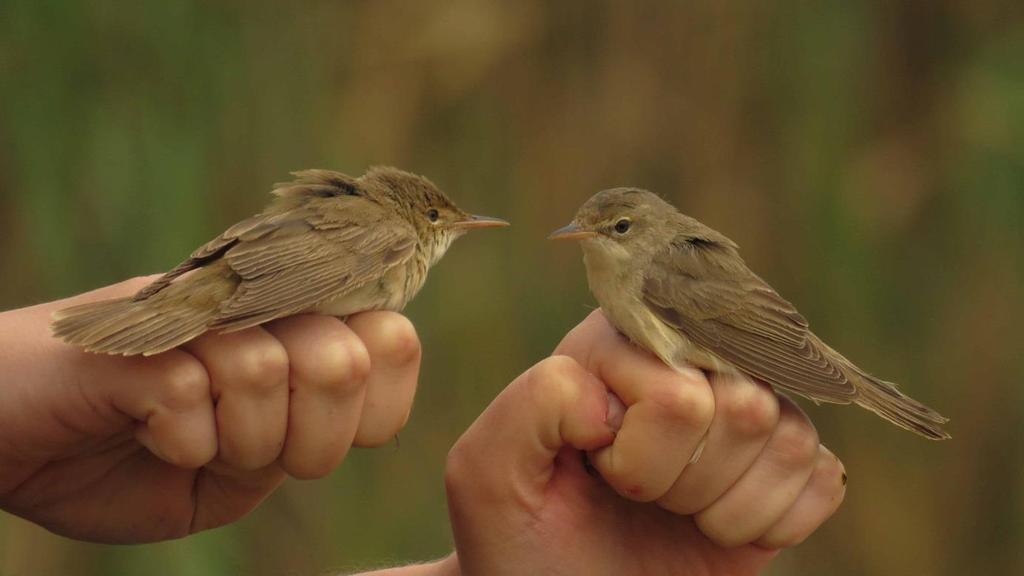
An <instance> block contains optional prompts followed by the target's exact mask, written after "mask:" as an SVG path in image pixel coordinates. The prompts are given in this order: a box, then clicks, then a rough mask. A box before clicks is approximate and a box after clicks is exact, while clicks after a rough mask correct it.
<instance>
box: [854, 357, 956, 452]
mask: <svg viewBox="0 0 1024 576" xmlns="http://www.w3.org/2000/svg"><path fill="white" fill-rule="evenodd" d="M852 372H853V374H851V376H852V377H853V378H852V379H853V380H854V381H855V382H856V384H857V397H856V399H854V402H856V403H857V404H858V405H860V406H863V407H864V408H867V409H868V410H871V411H872V412H874V413H875V414H878V415H879V416H881V417H882V418H885V419H886V420H888V421H890V422H892V423H893V424H895V425H897V426H900V427H903V428H906V429H907V430H910V431H911V432H916V433H918V434H920V435H921V436H924V437H925V438H928V439H930V440H945V439H947V438H949V437H950V436H949V433H948V432H946V431H945V430H943V429H942V425H943V424H945V423H946V422H949V418H946V417H945V416H943V415H941V414H939V413H938V412H936V411H935V410H932V409H931V408H929V407H927V406H925V405H924V404H921V403H920V402H918V401H917V400H914V399H913V398H911V397H910V396H907V395H906V394H904V393H902V392H900V391H899V389H897V388H896V385H895V384H893V383H891V382H886V381H884V380H879V379H878V378H875V377H874V376H872V375H870V374H867V373H866V372H864V371H862V370H860V369H858V368H857V367H853V370H852Z"/></svg>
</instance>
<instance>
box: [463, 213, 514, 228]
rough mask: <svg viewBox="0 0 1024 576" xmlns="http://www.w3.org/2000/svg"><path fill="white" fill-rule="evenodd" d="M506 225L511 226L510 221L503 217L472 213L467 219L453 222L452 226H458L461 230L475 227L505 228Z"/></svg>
mask: <svg viewBox="0 0 1024 576" xmlns="http://www.w3.org/2000/svg"><path fill="white" fill-rule="evenodd" d="M505 226H509V223H508V222H506V221H504V220H502V219H501V218H491V217H490V216H476V215H472V216H470V217H469V218H467V219H465V220H459V221H458V222H453V223H452V228H458V229H460V230H471V229H474V228H504V227H505Z"/></svg>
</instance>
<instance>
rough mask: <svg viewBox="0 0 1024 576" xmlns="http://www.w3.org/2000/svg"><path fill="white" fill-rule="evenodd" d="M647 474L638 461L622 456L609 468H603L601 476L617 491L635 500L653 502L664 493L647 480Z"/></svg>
mask: <svg viewBox="0 0 1024 576" xmlns="http://www.w3.org/2000/svg"><path fill="white" fill-rule="evenodd" d="M645 476H646V475H645V474H643V470H641V469H640V467H639V466H638V465H637V464H636V463H630V462H623V459H622V458H619V459H618V460H617V461H616V462H615V464H614V465H613V466H611V467H609V468H607V469H605V468H601V477H602V478H604V479H605V481H606V482H608V483H609V484H611V485H612V486H613V487H614V488H615V490H616V492H618V493H619V494H621V495H622V496H623V497H624V498H626V499H628V500H632V501H634V502H652V501H654V500H657V499H658V498H659V497H661V496H662V495H663V494H660V493H659V492H658V490H657V488H656V487H655V486H654V485H653V484H652V483H651V482H648V481H645Z"/></svg>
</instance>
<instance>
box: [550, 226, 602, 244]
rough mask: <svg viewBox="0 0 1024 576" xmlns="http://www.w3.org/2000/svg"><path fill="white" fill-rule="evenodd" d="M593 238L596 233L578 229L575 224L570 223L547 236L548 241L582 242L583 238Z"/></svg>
mask: <svg viewBox="0 0 1024 576" xmlns="http://www.w3.org/2000/svg"><path fill="white" fill-rule="evenodd" d="M594 236H597V232H594V231H593V230H586V229H584V228H580V227H579V226H578V225H577V224H576V223H575V222H572V223H570V224H569V225H568V226H562V227H561V228H559V229H558V230H555V231H554V232H552V233H551V235H550V236H548V240H582V239H584V238H593V237H594Z"/></svg>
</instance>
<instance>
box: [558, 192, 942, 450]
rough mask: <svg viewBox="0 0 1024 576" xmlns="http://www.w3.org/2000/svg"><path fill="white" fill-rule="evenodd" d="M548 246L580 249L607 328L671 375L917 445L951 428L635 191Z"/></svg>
mask: <svg viewBox="0 0 1024 576" xmlns="http://www.w3.org/2000/svg"><path fill="white" fill-rule="evenodd" d="M551 237H552V238H555V239H559V238H564V239H578V240H581V243H582V246H583V254H584V263H585V264H586V268H587V280H588V282H589V284H590V290H591V292H593V294H594V296H595V297H596V298H597V301H598V302H599V303H600V304H601V309H602V310H603V311H604V313H605V315H606V316H607V317H608V320H609V321H610V322H611V323H612V325H614V326H615V327H616V328H617V329H618V330H619V331H620V332H622V333H623V334H625V335H626V336H627V337H628V338H629V339H630V340H632V341H633V342H635V343H636V344H638V345H639V346H641V347H643V348H645V349H647V350H649V351H651V352H652V353H654V354H655V355H656V356H658V357H659V358H661V360H662V361H663V362H665V363H666V364H668V365H669V366H673V367H677V368H678V367H681V366H683V365H694V366H697V367H699V368H703V369H706V370H712V371H732V372H739V373H742V374H745V375H746V376H748V377H749V378H752V379H755V380H758V381H761V382H765V383H767V384H770V385H771V386H773V387H774V388H775V389H777V390H779V391H783V392H794V393H796V394H800V395H801V396H805V397H807V398H810V399H811V400H813V401H815V402H819V401H820V402H833V403H837V404H849V403H851V402H853V403H855V404H859V405H860V406H863V407H864V408H867V409H868V410H872V411H874V412H875V413H876V414H878V415H879V416H881V417H882V418H885V419H886V420H888V421H890V422H892V423H894V424H896V425H897V426H902V427H903V428H906V429H908V430H911V431H913V432H916V433H918V434H920V435H922V436H924V437H926V438H931V439H933V440H941V439H945V438H949V434H947V433H946V432H945V431H944V430H943V429H942V426H941V425H942V424H944V423H946V422H947V421H948V419H947V418H945V417H943V416H941V415H940V414H938V413H937V412H935V411H934V410H932V409H931V408H928V407H927V406H925V405H923V404H921V403H920V402H918V401H916V400H914V399H913V398H910V397H909V396H906V395H905V394H903V393H901V392H900V391H899V390H897V388H896V385H895V384H892V383H890V382H885V381H883V380H879V379H878V378H875V377H874V376H871V375H870V374H868V373H867V372H865V371H863V370H861V369H860V368H858V367H857V366H855V365H854V364H853V363H852V362H850V361H849V360H847V359H846V358H844V357H843V356H842V355H841V354H839V353H838V352H836V351H835V350H833V349H832V348H830V347H829V346H828V345H827V344H825V343H824V342H822V341H821V340H820V339H819V338H818V337H817V336H815V335H814V333H813V332H811V331H810V329H809V325H808V323H807V320H806V319H804V317H803V316H801V315H800V313H799V312H797V310H796V308H794V307H793V305H792V304H790V303H789V302H787V301H786V300H785V299H784V298H782V297H781V296H779V295H778V293H776V292H775V290H773V289H772V287H771V286H769V285H768V284H767V283H766V282H765V281H764V280H762V279H761V278H759V277H758V276H757V275H756V274H754V273H753V272H751V271H750V269H749V268H747V265H746V264H745V263H744V262H743V259H742V258H741V257H740V255H739V251H738V246H737V245H736V243H734V242H733V241H732V240H730V239H728V238H726V237H725V236H724V235H722V234H721V233H719V232H716V231H715V230H712V229H711V228H709V227H707V226H705V225H704V224H701V223H700V222H698V221H697V220H695V219H693V218H691V217H689V216H686V215H685V214H681V213H679V212H678V211H677V210H676V208H675V207H674V206H672V205H671V204H669V203H668V202H665V201H664V200H662V199H661V198H659V197H658V196H657V195H655V194H652V193H651V192H648V191H646V190H640V189H637V188H615V189H612V190H605V191H603V192H599V193H597V194H596V195H594V196H593V197H592V198H590V200H588V201H587V202H586V203H585V204H584V205H583V207H582V208H580V210H579V212H578V213H577V214H576V218H575V219H574V220H573V222H572V223H571V224H569V225H568V226H566V227H564V228H561V229H559V230H556V231H555V232H554V233H553V234H552V235H551Z"/></svg>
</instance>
